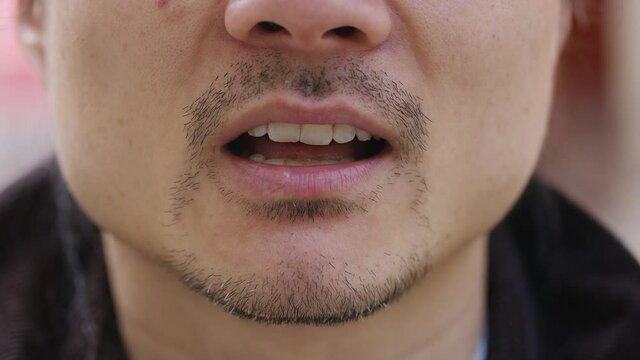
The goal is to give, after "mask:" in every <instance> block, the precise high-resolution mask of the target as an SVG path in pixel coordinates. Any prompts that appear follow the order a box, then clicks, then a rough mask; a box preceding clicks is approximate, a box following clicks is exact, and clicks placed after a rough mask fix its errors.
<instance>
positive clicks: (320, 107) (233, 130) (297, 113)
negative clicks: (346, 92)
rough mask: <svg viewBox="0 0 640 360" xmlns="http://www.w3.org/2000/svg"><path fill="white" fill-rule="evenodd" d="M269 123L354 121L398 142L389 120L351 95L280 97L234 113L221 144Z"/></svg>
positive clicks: (374, 134)
mask: <svg viewBox="0 0 640 360" xmlns="http://www.w3.org/2000/svg"><path fill="white" fill-rule="evenodd" d="M269 123H290V124H300V125H303V124H332V125H341V124H344V125H351V126H354V127H356V128H359V129H361V130H364V131H366V132H368V133H370V134H371V135H372V136H376V137H379V138H382V139H384V140H385V141H387V143H389V144H390V145H391V146H392V147H394V142H395V141H394V138H393V136H392V131H391V130H390V129H389V128H387V126H388V125H387V124H385V123H383V122H381V121H380V120H379V119H376V118H374V117H372V116H371V115H369V114H367V113H366V112H365V111H363V110H361V109H360V108H359V107H357V106H355V105H354V104H352V103H350V102H348V100H347V99H333V100H331V99H329V100H322V101H319V102H318V101H308V100H304V99H294V98H283V97H279V98H276V99H273V100H271V101H268V102H266V103H264V104H262V105H259V106H254V107H250V108H248V109H246V110H244V111H242V112H240V113H239V114H237V115H236V116H234V117H232V118H231V120H230V121H229V123H228V126H226V127H225V128H224V130H222V131H221V134H220V141H219V144H221V145H223V146H224V145H226V144H228V143H230V142H231V141H233V140H235V139H236V138H238V137H239V136H240V135H242V134H244V133H246V132H248V131H249V130H252V129H254V128H256V127H258V126H260V125H266V124H269Z"/></svg>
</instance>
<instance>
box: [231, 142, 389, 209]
mask: <svg viewBox="0 0 640 360" xmlns="http://www.w3.org/2000/svg"><path fill="white" fill-rule="evenodd" d="M221 158H222V164H221V165H222V167H223V168H227V169H230V170H231V172H232V179H233V180H235V179H236V177H237V184H238V185H239V186H242V187H244V188H246V189H247V190H248V191H250V192H254V193H256V192H257V193H262V194H268V195H270V196H286V197H296V198H318V197H326V196H331V195H335V194H337V193H340V192H345V191H347V190H349V189H351V188H354V187H355V186H357V185H358V184H362V183H364V182H365V181H367V180H368V179H370V178H371V177H372V175H373V174H374V172H375V171H377V170H379V169H380V168H381V166H382V165H383V164H384V163H385V162H386V161H388V160H389V158H390V153H389V151H388V149H385V150H383V151H382V152H381V153H379V154H377V155H376V156H373V157H371V158H368V159H363V160H358V161H354V162H352V163H345V164H335V165H319V166H278V165H269V164H264V163H259V162H255V161H252V160H249V159H245V158H243V157H239V156H236V155H233V154H231V153H230V152H229V151H228V150H225V151H223V152H222V156H221ZM233 175H235V176H233ZM233 180H232V181H233Z"/></svg>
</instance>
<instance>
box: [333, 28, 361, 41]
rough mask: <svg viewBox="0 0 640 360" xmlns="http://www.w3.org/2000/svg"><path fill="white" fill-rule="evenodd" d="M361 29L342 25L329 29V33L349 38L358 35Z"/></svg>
mask: <svg viewBox="0 0 640 360" xmlns="http://www.w3.org/2000/svg"><path fill="white" fill-rule="evenodd" d="M359 32H360V30H358V29H356V28H355V27H353V26H340V27H337V28H334V29H331V30H329V31H328V33H330V34H333V35H336V36H338V37H341V38H348V37H354V36H356V35H357V34H358V33H359Z"/></svg>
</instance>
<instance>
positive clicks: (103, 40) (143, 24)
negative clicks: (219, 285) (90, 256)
mask: <svg viewBox="0 0 640 360" xmlns="http://www.w3.org/2000/svg"><path fill="white" fill-rule="evenodd" d="M75 2H76V4H74V1H72V0H69V1H66V2H60V3H59V4H56V6H55V7H52V11H54V12H53V14H52V20H51V21H50V25H49V26H50V29H49V32H48V36H49V39H48V41H47V44H48V47H49V49H48V56H49V58H48V59H47V60H48V72H47V73H48V77H49V78H48V84H49V87H50V93H51V96H52V103H53V104H54V115H55V117H56V143H57V154H58V158H59V161H60V164H61V166H62V170H63V172H64V173H65V177H66V179H67V181H68V182H69V185H70V188H71V190H72V191H73V192H74V194H75V195H76V197H77V198H78V199H79V201H80V203H81V205H83V207H84V208H85V210H86V211H87V212H88V213H89V215H90V216H91V217H92V218H93V219H94V220H95V221H96V222H97V223H98V224H99V225H101V226H103V227H106V228H109V229H118V228H122V229H125V228H126V229H154V228H157V227H158V226H157V224H158V223H159V222H160V220H161V214H160V213H161V212H162V209H164V208H165V207H166V204H164V203H162V202H163V201H166V200H165V199H166V193H167V189H168V188H169V187H170V186H171V183H170V182H171V181H172V180H171V179H174V178H175V177H176V176H177V175H178V173H179V172H180V171H181V167H182V166H183V164H184V157H183V153H184V136H183V132H182V126H183V123H184V121H183V110H182V109H183V107H184V106H185V104H187V103H188V100H187V99H189V98H191V97H192V96H193V95H192V94H189V93H183V92H180V91H177V89H184V88H186V89H194V91H196V89H199V88H200V87H197V86H185V85H184V84H180V82H181V81H184V80H183V79H184V78H185V77H187V76H186V75H185V74H184V70H185V68H188V67H189V65H192V64H189V63H188V61H187V60H184V58H185V56H183V55H185V54H186V53H187V51H188V49H189V48H188V47H189V46H191V45H192V44H193V43H186V42H180V41H177V39H176V38H175V36H176V35H175V32H174V31H171V26H169V25H166V26H163V24H166V23H167V21H169V20H167V16H172V15H170V14H169V8H170V7H171V6H169V5H167V6H166V8H163V9H162V10H160V9H157V7H156V6H155V5H156V4H154V2H153V1H150V2H149V1H136V2H129V1H126V2H125V1H112V2H108V3H97V2H94V3H84V2H83V3H82V4H80V3H79V2H78V1H75ZM171 5H173V4H171ZM131 14H137V15H136V16H135V17H134V16H132V15H131ZM189 35H190V34H182V35H181V36H189ZM171 36H174V38H172V37H171ZM171 44H174V45H175V46H174V47H173V48H172V47H171ZM176 44H180V45H176ZM180 46H183V47H180ZM187 57H188V56H187ZM190 58H193V57H190ZM122 209H127V210H128V211H127V216H126V217H124V215H123V214H124V213H123V211H122ZM144 224H146V225H144Z"/></svg>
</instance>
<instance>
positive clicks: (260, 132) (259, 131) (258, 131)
mask: <svg viewBox="0 0 640 360" xmlns="http://www.w3.org/2000/svg"><path fill="white" fill-rule="evenodd" d="M266 133H267V125H260V126H258V127H257V128H255V129H251V130H249V135H251V136H253V137H261V136H264V135H265V134H266Z"/></svg>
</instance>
